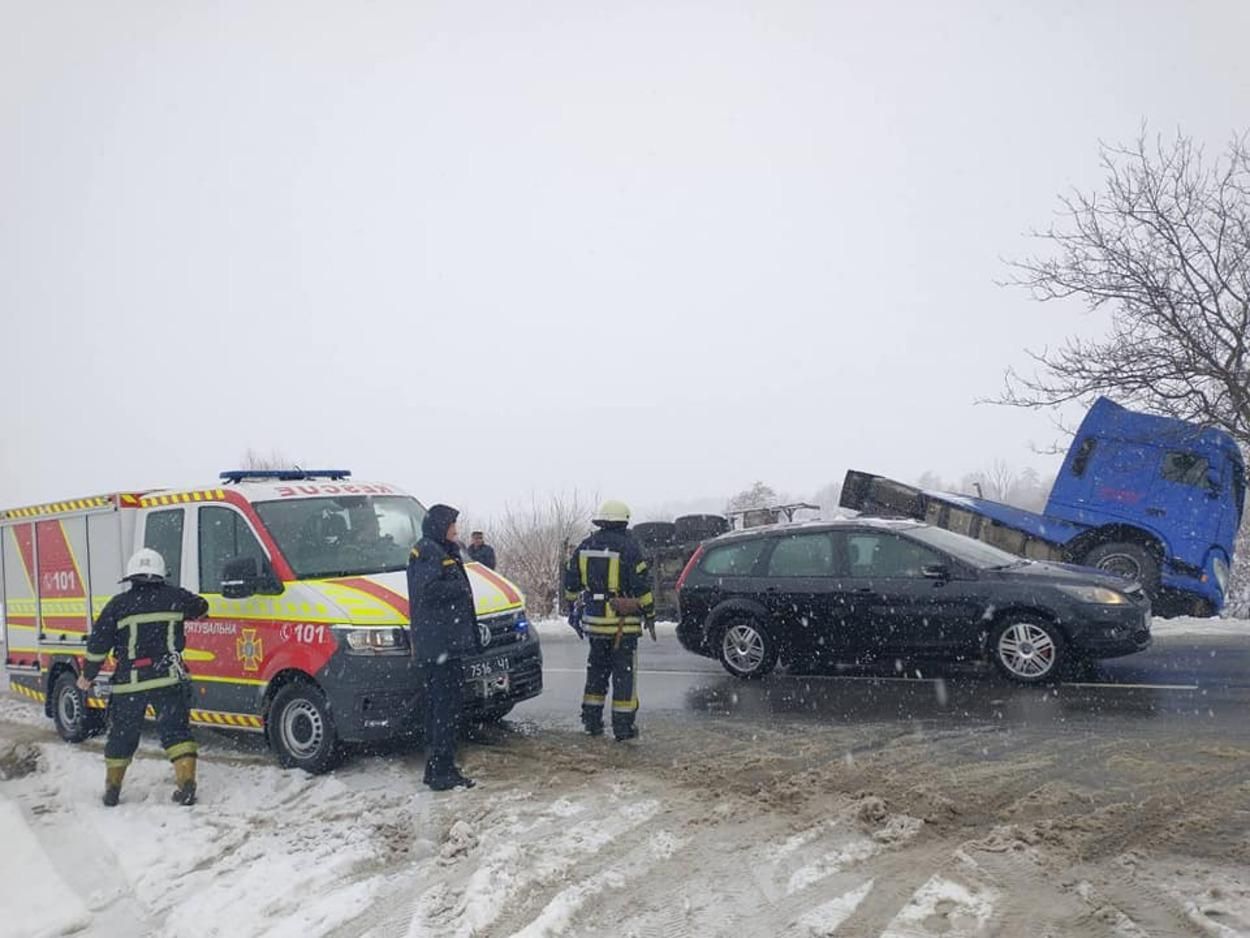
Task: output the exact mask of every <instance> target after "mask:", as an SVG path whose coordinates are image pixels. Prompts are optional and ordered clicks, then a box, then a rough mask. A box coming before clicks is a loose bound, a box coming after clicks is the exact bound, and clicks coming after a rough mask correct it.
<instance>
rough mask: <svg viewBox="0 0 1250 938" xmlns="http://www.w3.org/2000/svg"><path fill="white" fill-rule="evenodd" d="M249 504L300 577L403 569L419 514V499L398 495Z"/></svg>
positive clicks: (418, 532)
mask: <svg viewBox="0 0 1250 938" xmlns="http://www.w3.org/2000/svg"><path fill="white" fill-rule="evenodd" d="M254 507H255V508H256V513H257V514H258V515H260V520H261V521H263V522H264V523H265V527H266V528H268V529H269V533H270V534H271V535H273V539H274V540H275V541H276V542H277V544H278V549H279V550H281V551H282V554H283V556H285V557H286V559H287V562H288V563H289V564H290V565H291V569H292V570H294V571H295V575H296V577H298V578H299V579H301V580H308V579H315V578H318V577H330V576H361V575H367V574H371V573H388V572H392V571H395V570H403V569H404V568H405V567H406V566H407V564H408V553H409V551H411V550H412V546H413V545H414V544H415V543H417V541H418V540H420V538H421V522H422V520H423V519H424V518H425V509H424V508H422V507H421V503H420V502H418V501H417V500H416V499H415V498H409V497H407V496H400V495H379V496H374V495H340V496H335V497H326V498H297V499H284V500H282V501H272V502H257V503H256V504H255V506H254Z"/></svg>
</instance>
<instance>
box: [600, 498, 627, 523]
mask: <svg viewBox="0 0 1250 938" xmlns="http://www.w3.org/2000/svg"><path fill="white" fill-rule="evenodd" d="M591 520H592V521H594V523H595V524H619V523H622V522H623V523H625V524H629V506H628V505H626V504H625V503H624V502H621V501H617V500H616V499H615V498H609V499H608V500H607V501H606V502H604V503H603V504H602V505H600V506H599V510H598V511H597V512H596V513H595V516H594V518H592V519H591Z"/></svg>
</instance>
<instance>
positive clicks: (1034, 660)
mask: <svg viewBox="0 0 1250 938" xmlns="http://www.w3.org/2000/svg"><path fill="white" fill-rule="evenodd" d="M989 653H990V657H991V658H992V659H994V666H995V667H996V668H998V670H999V671H1000V672H1001V673H1002V674H1003V675H1004V676H1006V677H1007V678H1009V679H1011V680H1013V681H1016V682H1017V683H1020V684H1045V683H1047V682H1048V681H1055V680H1057V679H1058V678H1059V676H1060V674H1061V673H1062V671H1063V669H1064V667H1066V657H1065V645H1064V640H1063V634H1062V633H1061V632H1060V631H1059V629H1057V628H1056V627H1055V625H1054V623H1051V622H1047V621H1046V620H1045V619H1043V618H1042V617H1041V616H1038V615H1032V614H1029V613H1020V614H1012V613H1008V614H1006V615H1004V616H1003V617H1002V619H1001V620H999V623H998V625H997V626H996V627H995V628H994V630H993V631H992V632H990V635H989Z"/></svg>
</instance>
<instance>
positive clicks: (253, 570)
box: [0, 470, 542, 772]
mask: <svg viewBox="0 0 1250 938" xmlns="http://www.w3.org/2000/svg"><path fill="white" fill-rule="evenodd" d="M221 479H222V481H221V482H220V483H219V484H217V485H215V486H209V487H204V488H189V489H169V490H159V491H147V492H122V493H117V494H112V495H101V496H97V497H94V498H81V499H74V500H71V501H66V502H56V503H53V504H47V505H37V506H33V507H30V508H16V509H10V510H7V511H3V510H0V609H2V610H3V612H2V613H0V615H2V616H3V621H2V622H0V626H2V627H3V632H4V636H5V646H4V650H5V668H6V670H7V672H8V677H9V683H10V686H11V688H12V690H13V691H15V692H16V693H18V694H22V695H24V696H26V697H29V698H31V699H32V700H36V701H39V702H41V703H43V704H44V707H45V710H46V712H47V714H48V716H50V717H51V718H52V719H53V720H54V721H55V723H56V727H57V730H58V732H59V733H60V734H61V736H62V737H64V738H65V739H67V740H69V741H71V742H77V741H80V740H82V739H85V738H87V737H88V736H90V735H93V734H94V733H97V732H99V731H100V729H102V727H103V723H104V712H105V708H106V706H107V694H108V688H107V679H108V670H109V667H108V666H107V665H106V669H105V672H104V673H103V674H102V675H101V677H100V678H99V679H98V680H97V683H96V686H95V688H94V689H93V690H92V692H91V693H90V694H83V693H81V692H80V691H78V690H77V688H76V687H75V686H74V682H75V680H76V678H77V676H78V673H79V671H80V670H81V668H82V663H83V654H84V648H85V645H86V640H87V634H88V632H89V631H90V629H91V623H92V621H93V620H94V618H95V616H97V615H99V613H100V610H101V609H103V607H104V604H105V603H106V602H108V600H109V599H110V597H112V596H113V595H114V594H115V593H117V592H118V591H119V590H121V589H124V588H125V587H123V586H121V585H119V581H120V580H121V577H122V570H123V567H124V565H125V562H126V559H127V558H128V557H129V556H130V554H131V553H133V552H134V551H135V550H138V549H139V548H140V547H150V548H153V549H154V550H156V551H158V552H159V553H160V554H161V556H163V557H164V558H165V563H166V565H167V566H168V568H169V581H170V582H172V583H176V584H178V585H180V586H183V587H185V588H186V589H189V590H191V591H193V592H196V593H199V594H200V595H202V596H204V598H205V599H207V600H208V603H209V613H208V616H207V617H206V618H204V619H202V620H197V621H192V622H188V623H187V624H186V635H187V649H186V652H185V658H186V662H187V666H188V668H189V669H190V671H191V675H192V690H193V694H194V702H193V704H192V707H193V709H192V710H191V720H192V722H193V723H196V724H200V725H203V726H211V727H213V728H215V729H225V728H230V729H237V730H243V731H250V732H256V733H265V734H266V736H267V739H268V741H269V744H270V745H271V746H272V748H273V750H274V752H275V754H276V755H277V758H278V760H279V761H280V762H281V763H282V764H283V765H286V766H299V767H302V768H305V769H307V770H309V771H311V772H318V771H325V770H326V769H328V768H330V767H331V766H332V765H333V764H334V763H335V761H336V759H337V757H338V755H339V753H340V752H341V745H340V744H341V743H345V742H368V741H378V740H383V739H389V738H393V737H397V736H402V735H407V734H409V733H411V732H413V731H414V730H415V728H416V727H418V726H419V725H420V710H421V705H422V696H423V693H424V685H425V682H424V679H423V678H424V675H423V674H422V670H421V668H420V666H419V665H418V664H417V663H416V661H415V660H414V659H413V658H412V656H411V653H410V648H409V636H408V590H407V577H406V568H407V563H408V554H409V551H410V549H411V548H412V546H413V544H415V543H416V541H417V540H418V539H419V538H420V536H421V521H422V519H423V518H424V516H425V509H424V508H423V507H422V506H421V504H420V503H419V502H418V501H417V500H416V499H415V498H412V497H411V496H409V495H405V494H404V493H403V492H401V491H400V490H399V489H397V488H395V487H394V486H392V485H387V484H383V483H375V482H355V481H352V480H351V478H350V473H349V472H346V471H339V470H331V471H322V472H305V471H291V472H286V471H282V472H277V471H275V472H250V471H240V472H228V473H222V475H221ZM467 569H468V572H469V579H470V581H471V583H472V585H473V594H474V599H475V600H476V604H477V615H478V633H479V638H480V641H481V644H482V646H483V648H484V649H485V650H484V651H483V653H482V654H480V655H477V656H475V657H473V658H469V659H466V661H465V662H464V672H465V684H464V702H465V711H466V715H467V716H468V717H469V718H470V719H475V720H478V721H488V720H497V719H500V718H501V717H503V716H504V715H505V714H506V713H508V711H509V710H511V709H512V707H513V705H514V704H516V702H517V701H520V700H524V699H526V698H528V697H533V696H536V695H537V694H539V693H541V691H542V650H541V648H540V646H539V642H538V635H537V633H536V631H535V630H534V629H532V628H530V625H529V622H528V620H527V618H526V614H525V601H524V597H523V596H522V594H521V592H520V590H518V589H517V587H516V586H514V585H513V584H512V583H511V582H509V581H508V580H507V579H505V578H504V577H502V576H500V575H499V574H497V573H495V572H494V571H493V570H490V569H488V568H486V567H484V566H481V565H480V564H474V563H470V564H468V565H467Z"/></svg>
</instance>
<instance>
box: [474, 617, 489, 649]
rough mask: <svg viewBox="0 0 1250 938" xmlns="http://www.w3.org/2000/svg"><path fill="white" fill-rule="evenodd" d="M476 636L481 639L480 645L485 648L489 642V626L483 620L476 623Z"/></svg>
mask: <svg viewBox="0 0 1250 938" xmlns="http://www.w3.org/2000/svg"><path fill="white" fill-rule="evenodd" d="M477 637H478V638H479V639H481V641H482V647H483V648H485V647H486V646H487V645H489V644H490V626H489V625H487V624H486V623H485V622H479V623H478V624H477Z"/></svg>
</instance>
